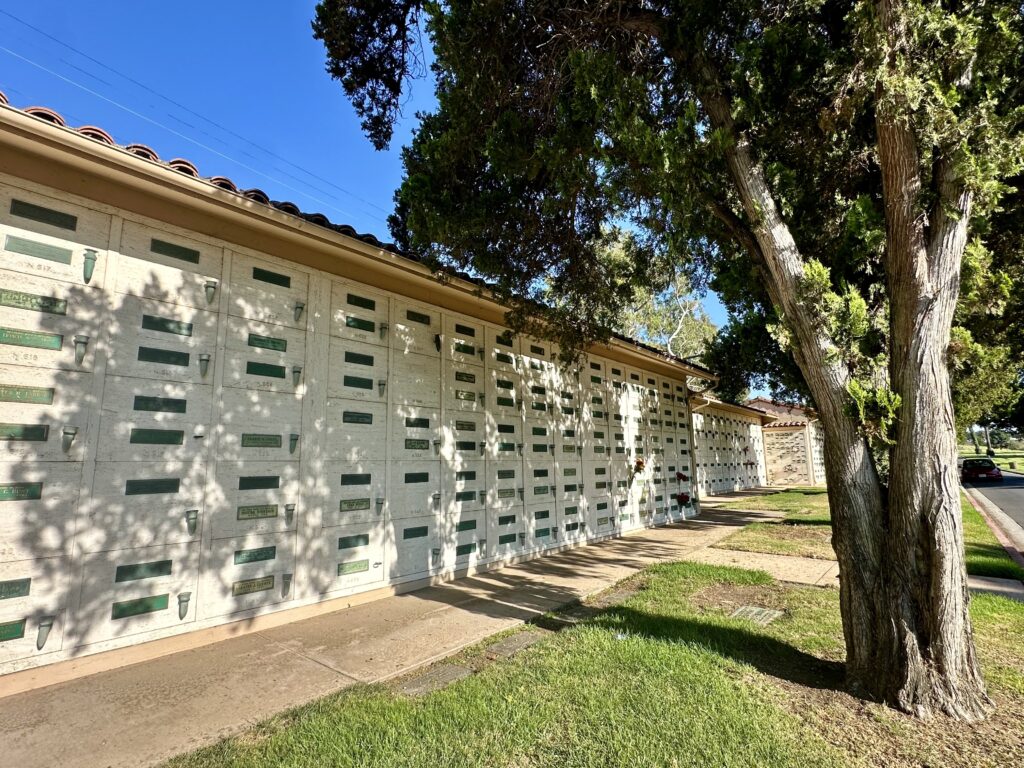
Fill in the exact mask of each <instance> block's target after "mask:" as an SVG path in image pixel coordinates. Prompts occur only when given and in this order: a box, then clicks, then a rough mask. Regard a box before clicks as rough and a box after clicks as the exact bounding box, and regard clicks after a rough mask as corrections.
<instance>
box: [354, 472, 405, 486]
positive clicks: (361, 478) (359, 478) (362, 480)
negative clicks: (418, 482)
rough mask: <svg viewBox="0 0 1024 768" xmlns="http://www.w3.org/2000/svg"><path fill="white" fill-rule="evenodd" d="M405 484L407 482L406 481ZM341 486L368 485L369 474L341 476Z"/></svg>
mask: <svg viewBox="0 0 1024 768" xmlns="http://www.w3.org/2000/svg"><path fill="white" fill-rule="evenodd" d="M406 482H408V480H407V481H406ZM341 484H342V485H369V484H370V475H369V474H359V475H342V476H341Z"/></svg>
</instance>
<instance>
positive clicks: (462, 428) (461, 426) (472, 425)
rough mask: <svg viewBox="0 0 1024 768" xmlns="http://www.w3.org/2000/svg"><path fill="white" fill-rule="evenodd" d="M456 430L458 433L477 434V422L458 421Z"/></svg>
mask: <svg viewBox="0 0 1024 768" xmlns="http://www.w3.org/2000/svg"><path fill="white" fill-rule="evenodd" d="M455 430H456V431H457V432H476V422H475V421H456V422H455Z"/></svg>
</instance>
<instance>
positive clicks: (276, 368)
mask: <svg viewBox="0 0 1024 768" xmlns="http://www.w3.org/2000/svg"><path fill="white" fill-rule="evenodd" d="M245 372H246V373H247V374H249V375H250V376H266V377H267V378H270V379H283V378H285V376H286V374H287V371H285V368H284V366H283V365H271V364H270V363H254V362H252V361H251V360H250V361H249V362H247V363H246V364H245Z"/></svg>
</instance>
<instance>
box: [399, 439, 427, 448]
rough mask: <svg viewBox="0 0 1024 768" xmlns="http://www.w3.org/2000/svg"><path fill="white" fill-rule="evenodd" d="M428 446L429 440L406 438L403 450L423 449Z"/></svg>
mask: <svg viewBox="0 0 1024 768" xmlns="http://www.w3.org/2000/svg"><path fill="white" fill-rule="evenodd" d="M428 448H430V441H429V440H414V439H412V438H406V440H405V450H407V451H425V450H427V449H428Z"/></svg>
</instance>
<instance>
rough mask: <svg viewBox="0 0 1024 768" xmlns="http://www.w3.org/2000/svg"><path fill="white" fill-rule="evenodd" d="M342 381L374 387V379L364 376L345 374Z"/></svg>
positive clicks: (352, 384)
mask: <svg viewBox="0 0 1024 768" xmlns="http://www.w3.org/2000/svg"><path fill="white" fill-rule="evenodd" d="M282 370H283V369H282ZM341 383H342V384H344V385H345V386H346V387H354V388H355V389H373V379H367V378H364V377H362V376H345V377H344V378H343V379H342V380H341Z"/></svg>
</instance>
